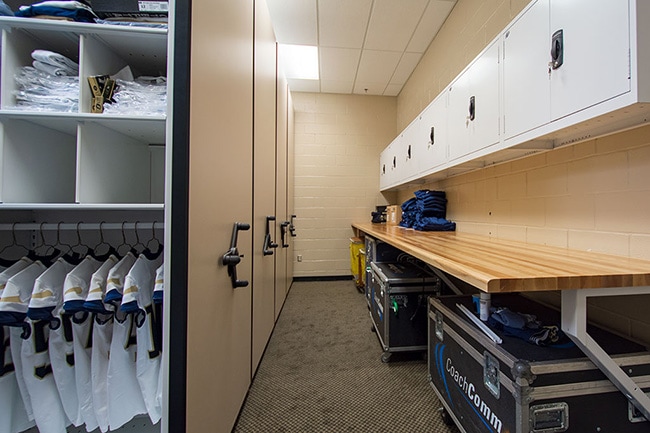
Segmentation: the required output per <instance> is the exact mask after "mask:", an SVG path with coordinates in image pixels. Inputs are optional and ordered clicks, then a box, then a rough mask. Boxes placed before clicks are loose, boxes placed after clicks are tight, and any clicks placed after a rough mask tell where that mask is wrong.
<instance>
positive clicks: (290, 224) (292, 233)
mask: <svg viewBox="0 0 650 433" xmlns="http://www.w3.org/2000/svg"><path fill="white" fill-rule="evenodd" d="M295 217H296V216H295V215H291V221H289V233H291V237H292V238H295V237H296V226H294V225H293V219H294V218H295Z"/></svg>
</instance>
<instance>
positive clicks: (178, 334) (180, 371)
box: [165, 0, 192, 433]
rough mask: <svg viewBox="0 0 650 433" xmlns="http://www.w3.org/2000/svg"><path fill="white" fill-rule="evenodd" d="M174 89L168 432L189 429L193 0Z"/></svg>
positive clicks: (181, 11) (184, 14)
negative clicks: (187, 378)
mask: <svg viewBox="0 0 650 433" xmlns="http://www.w3.org/2000/svg"><path fill="white" fill-rule="evenodd" d="M173 13H174V21H175V24H174V41H173V50H174V61H173V65H172V67H173V77H174V87H173V88H174V90H173V92H174V94H173V122H174V124H173V128H172V130H173V132H172V168H171V175H172V179H173V182H172V186H171V196H172V199H171V223H170V224H169V225H168V227H169V230H171V243H172V245H173V246H174V247H173V249H172V250H171V264H172V266H170V270H169V272H170V274H171V275H170V278H169V282H170V284H171V286H170V287H171V288H172V290H170V291H169V294H170V299H169V302H165V304H166V305H167V306H168V308H169V309H170V314H169V317H171V318H172V319H171V320H173V322H174V324H173V326H170V327H169V333H170V335H169V356H168V359H169V378H168V380H169V396H168V405H169V406H168V407H169V413H168V414H167V418H168V420H167V422H168V429H169V430H168V432H169V433H171V432H173V433H184V432H185V431H186V429H187V422H186V421H187V385H186V377H187V317H188V311H187V292H188V287H187V281H188V263H187V257H188V253H189V251H188V220H189V148H190V139H189V126H190V116H189V113H190V109H189V108H190V96H189V95H190V69H191V68H190V65H191V63H190V60H191V58H190V57H191V56H190V53H191V27H192V23H191V16H192V15H191V13H192V2H191V0H189V1H179V2H176V3H175V8H174V12H173Z"/></svg>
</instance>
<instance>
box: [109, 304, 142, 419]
mask: <svg viewBox="0 0 650 433" xmlns="http://www.w3.org/2000/svg"><path fill="white" fill-rule="evenodd" d="M136 358H137V336H136V326H135V320H134V315H133V314H125V313H123V312H121V311H116V312H115V315H114V321H113V338H112V339H111V348H110V357H109V360H108V374H107V381H108V419H109V424H110V426H111V430H115V429H118V428H120V427H122V426H123V425H124V424H126V423H127V422H129V421H130V420H131V419H132V418H133V417H134V416H136V415H143V414H146V413H147V407H146V406H145V404H144V399H143V398H142V392H141V391H140V386H139V385H138V378H137V376H136Z"/></svg>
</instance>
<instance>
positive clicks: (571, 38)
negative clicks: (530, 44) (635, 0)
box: [548, 0, 645, 120]
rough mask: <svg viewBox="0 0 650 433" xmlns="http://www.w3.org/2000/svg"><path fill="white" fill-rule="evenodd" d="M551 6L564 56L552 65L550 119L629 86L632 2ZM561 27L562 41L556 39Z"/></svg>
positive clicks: (580, 0) (557, 1)
mask: <svg viewBox="0 0 650 433" xmlns="http://www.w3.org/2000/svg"><path fill="white" fill-rule="evenodd" d="M550 9H551V15H550V32H551V34H550V35H549V39H548V41H550V42H549V46H551V51H552V52H553V51H558V53H557V56H562V57H563V63H562V66H559V67H558V68H557V69H553V67H551V73H550V76H551V81H550V82H551V120H555V119H559V118H561V117H564V116H567V115H569V114H571V113H575V112H577V111H579V110H582V109H584V108H586V107H589V106H592V105H594V104H597V103H599V102H601V101H604V100H607V99H609V98H613V97H615V96H617V95H620V94H623V93H625V92H628V91H629V90H630V64H629V62H630V35H629V28H630V27H629V26H630V25H629V19H630V18H629V6H628V2H627V1H625V0H616V1H612V0H598V1H593V0H577V1H569V2H568V1H562V0H552V1H551V4H550ZM644 24H645V23H644ZM559 32H561V33H562V37H561V39H562V41H561V42H560V41H559V40H558V42H557V43H554V42H553V41H554V37H553V36H554V34H556V33H557V35H558V39H559ZM556 45H557V46H558V47H560V48H559V49H558V50H554V47H555V46H556ZM551 61H552V60H551Z"/></svg>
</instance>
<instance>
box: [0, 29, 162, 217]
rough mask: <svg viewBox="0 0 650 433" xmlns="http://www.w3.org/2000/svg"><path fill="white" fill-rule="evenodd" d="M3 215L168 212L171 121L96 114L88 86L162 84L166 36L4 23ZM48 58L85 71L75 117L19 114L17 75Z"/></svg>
mask: <svg viewBox="0 0 650 433" xmlns="http://www.w3.org/2000/svg"><path fill="white" fill-rule="evenodd" d="M0 28H2V69H1V71H0V102H1V105H0V152H1V159H2V165H1V166H0V202H1V203H2V204H0V209H2V208H3V207H6V206H12V207H13V208H15V207H19V206H20V204H24V205H25V207H27V208H32V207H33V206H34V205H39V204H46V203H47V204H60V205H62V206H69V205H74V204H77V205H79V206H81V207H83V206H84V205H93V206H95V207H96V206H98V205H101V204H105V205H110V206H112V207H115V205H119V204H122V205H123V208H124V209H130V208H131V207H132V206H133V205H158V206H157V207H158V208H159V209H162V208H163V201H164V173H165V166H164V164H165V158H164V145H165V134H166V116H161V115H151V116H148V115H138V116H130V115H129V116H122V115H114V114H111V115H108V114H104V113H91V112H90V103H91V96H92V95H91V91H90V87H89V85H88V83H87V77H89V76H93V75H107V74H115V73H117V72H118V71H119V70H120V69H122V68H124V67H125V66H127V65H128V66H129V67H130V68H131V70H132V71H133V75H134V76H136V77H137V76H140V75H149V76H161V75H162V76H165V75H166V68H167V55H166V53H167V31H166V29H151V28H141V27H125V26H110V25H99V24H94V25H93V24H83V23H71V22H58V21H54V20H41V19H25V18H7V17H2V18H0ZM35 49H46V50H51V51H55V52H58V53H60V54H63V55H65V56H66V57H69V58H70V59H72V60H74V61H77V62H78V63H79V91H78V95H74V96H77V97H78V98H79V110H78V112H75V113H70V112H49V111H47V112H44V111H26V110H23V109H20V110H18V109H16V98H15V92H16V90H17V85H16V81H15V78H14V77H15V73H16V72H17V71H18V70H19V69H20V68H21V67H23V66H28V65H31V62H32V59H31V52H32V51H33V50H35Z"/></svg>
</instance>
